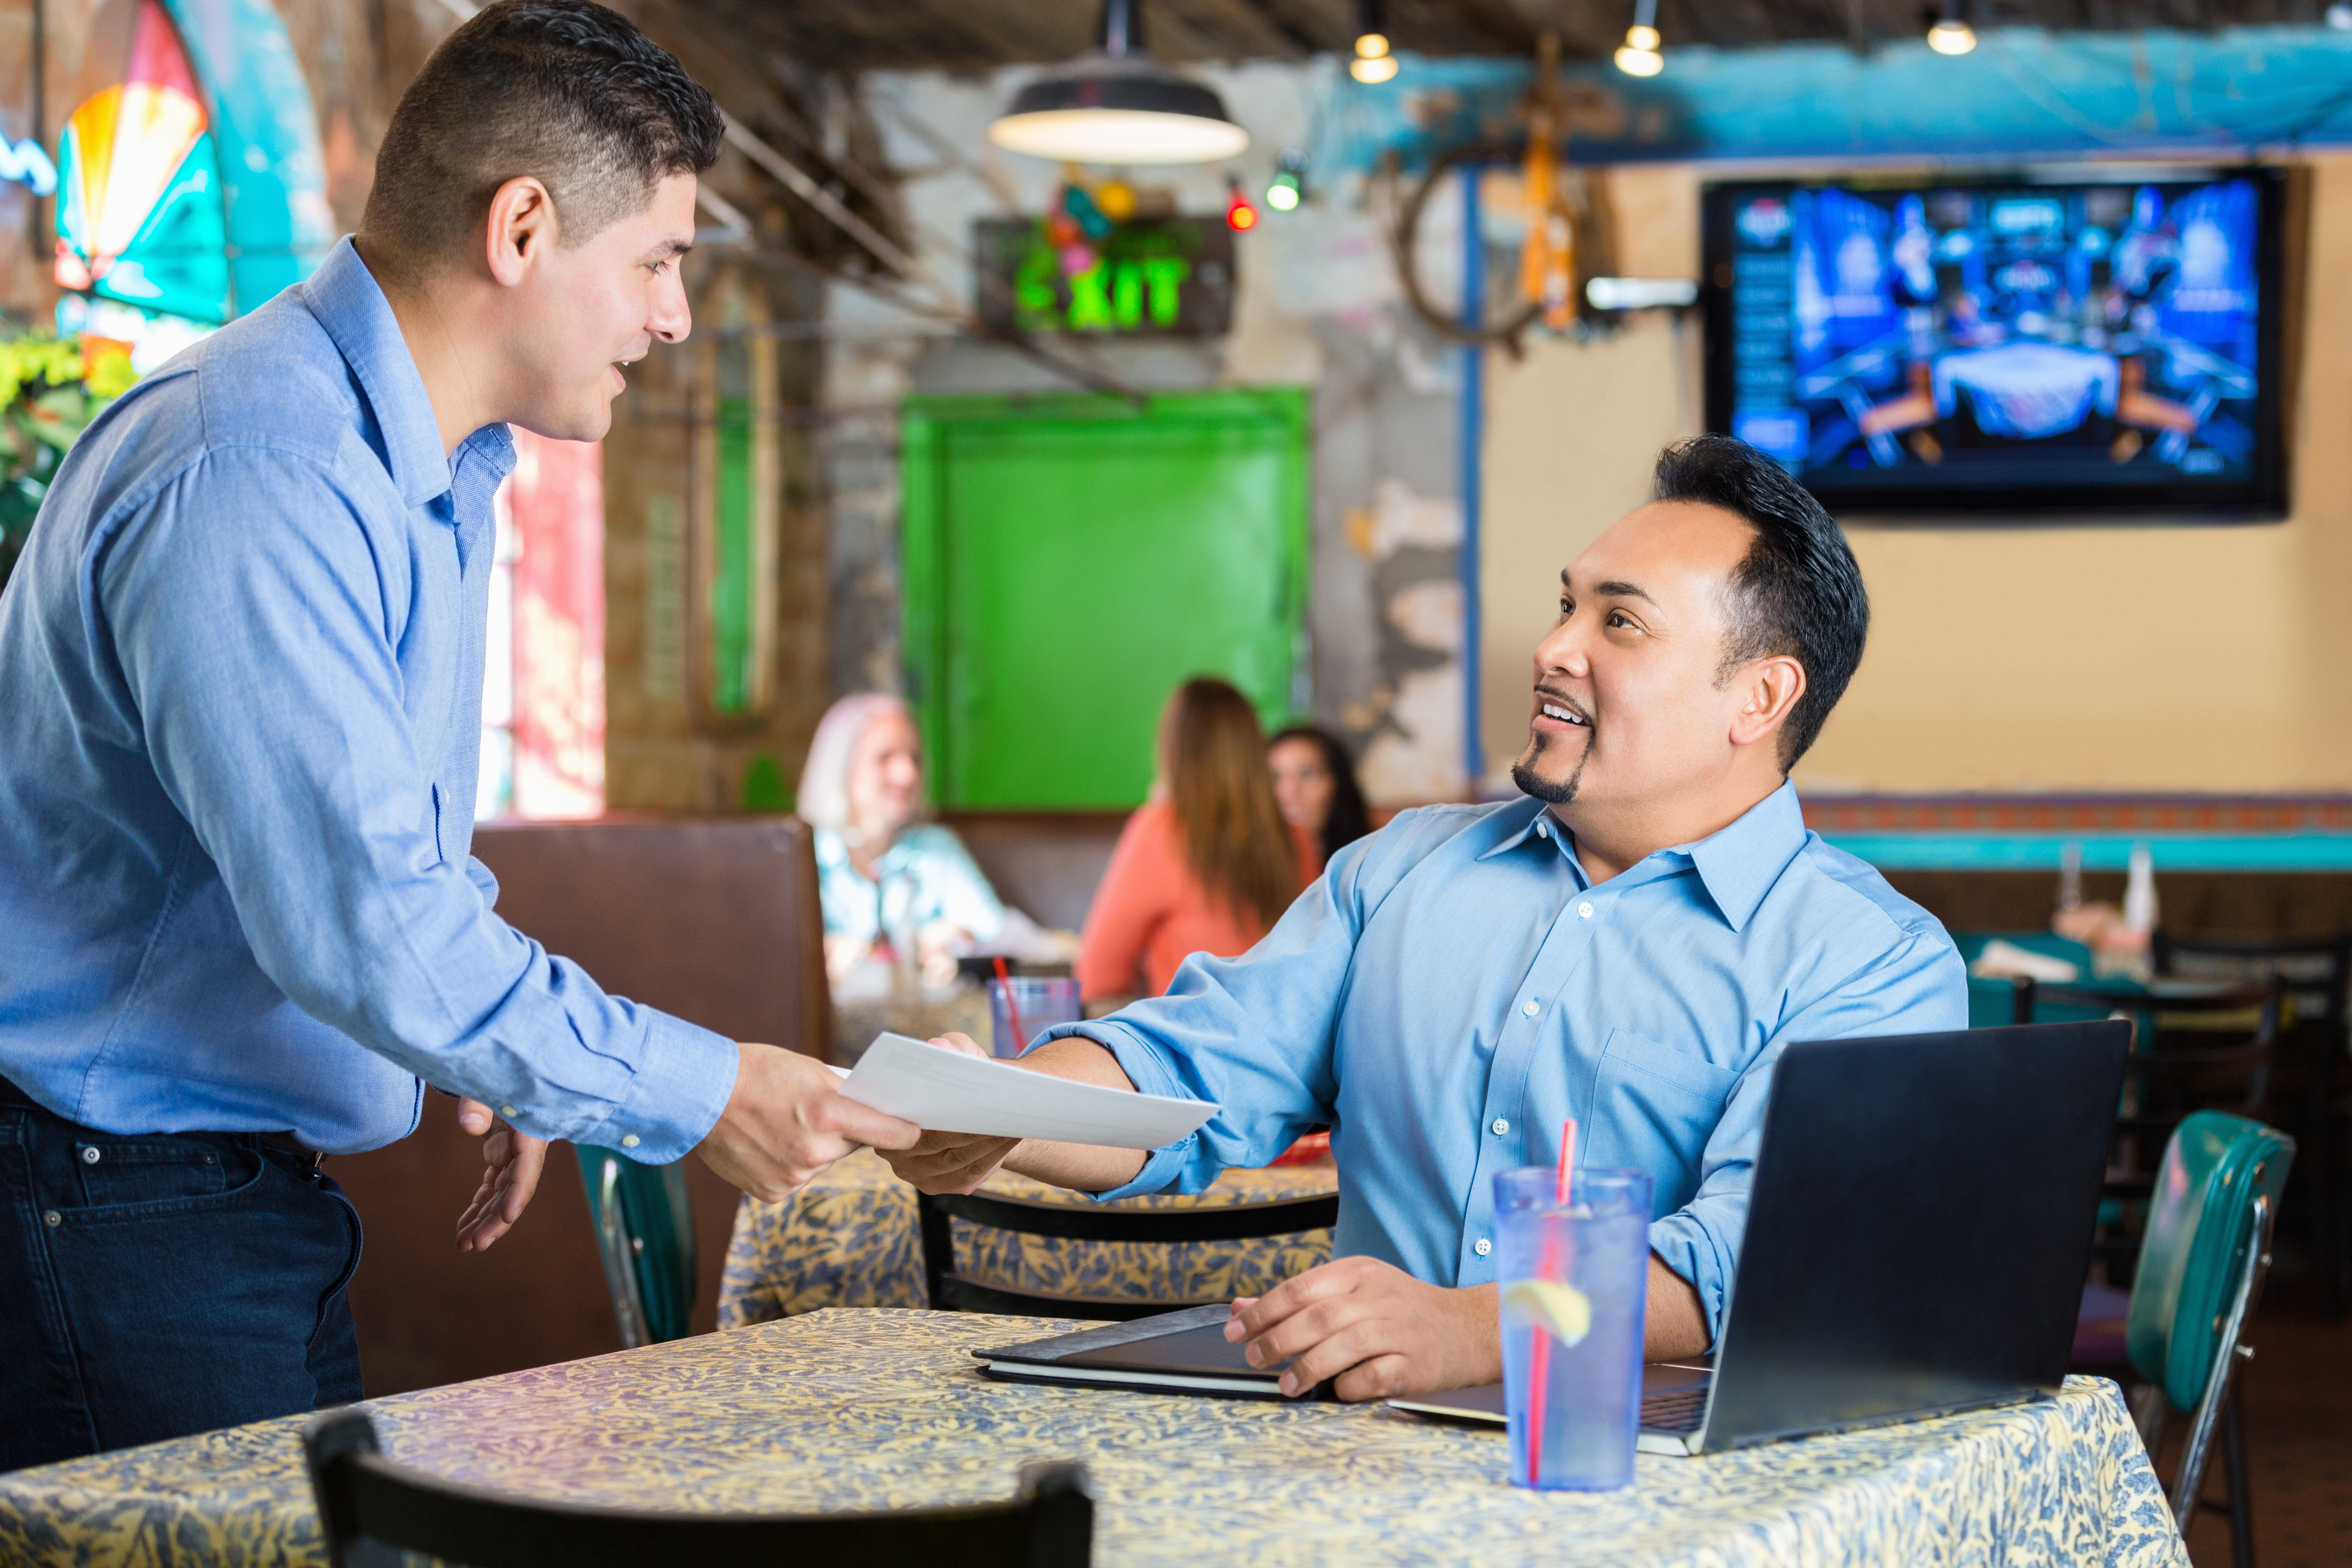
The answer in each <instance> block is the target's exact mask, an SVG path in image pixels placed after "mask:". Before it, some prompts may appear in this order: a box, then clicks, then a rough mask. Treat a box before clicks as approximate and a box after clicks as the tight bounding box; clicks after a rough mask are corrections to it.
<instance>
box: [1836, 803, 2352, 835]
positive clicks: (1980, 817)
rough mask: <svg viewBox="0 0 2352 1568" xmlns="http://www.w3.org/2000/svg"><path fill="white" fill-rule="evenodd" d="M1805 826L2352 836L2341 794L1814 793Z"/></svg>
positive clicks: (2351, 811)
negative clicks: (2331, 834) (2341, 834)
mask: <svg viewBox="0 0 2352 1568" xmlns="http://www.w3.org/2000/svg"><path fill="white" fill-rule="evenodd" d="M1804 807H1805V824H1806V826H1809V827H1811V828H1813V829H1814V830H1815V831H1817V832H1820V833H1822V834H1825V835H1836V834H1851V833H2219V834H2267V833H2352V795H1807V796H1805V797H1804Z"/></svg>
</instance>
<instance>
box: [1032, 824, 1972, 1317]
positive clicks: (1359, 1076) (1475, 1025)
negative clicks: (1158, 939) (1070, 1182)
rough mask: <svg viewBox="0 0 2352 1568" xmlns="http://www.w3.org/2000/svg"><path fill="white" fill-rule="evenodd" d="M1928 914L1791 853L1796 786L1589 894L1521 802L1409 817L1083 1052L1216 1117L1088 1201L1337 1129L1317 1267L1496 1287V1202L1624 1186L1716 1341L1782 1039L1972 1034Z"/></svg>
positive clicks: (1200, 959) (1083, 1027) (1844, 863)
mask: <svg viewBox="0 0 2352 1568" xmlns="http://www.w3.org/2000/svg"><path fill="white" fill-rule="evenodd" d="M1968 1021H1969V1002H1968V978H1967V974H1966V972H1965V971H1964V970H1963V969H1962V967H1961V964H1960V958H1959V954H1958V952H1956V951H1955V950H1954V948H1953V946H1952V942H1951V939H1950V938H1949V937H1948V936H1947V935H1945V933H1944V928H1943V927H1942V926H1940V925H1938V924H1937V922H1936V921H1935V919H1934V917H1932V916H1930V915H1929V914H1928V913H1927V911H1926V910H1922V909H1920V908H1919V907H1918V906H1917V905H1916V904H1913V903H1911V902H1910V901H1909V900H1906V899H1904V898H1903V897H1901V896H1900V895H1898V894H1897V893H1896V892H1895V890H1894V889H1891V888H1889V887H1888V886H1887V885H1886V883H1885V880H1884V879H1882V878H1881V877H1880V876H1879V875H1878V873H1877V872H1875V871H1874V870H1872V869H1871V868H1869V867H1868V866H1866V865H1864V864H1863V863H1862V862H1861V861H1859V860H1856V859H1855V858H1853V857H1852V856H1850V855H1847V854H1845V853H1843V851H1840V850H1837V849H1832V848H1831V847H1829V846H1828V845H1827V844H1825V843H1823V842H1822V839H1821V837H1820V836H1819V835H1817V834H1814V833H1811V832H1809V831H1807V829H1806V827H1805V824H1804V817H1803V816H1802V814H1801V811H1800V810H1799V807H1798V805H1797V793H1796V790H1795V788H1794V786H1792V785H1789V784H1783V785H1782V786H1781V787H1780V789H1779V790H1777V791H1775V792H1774V793H1773V794H1771V795H1769V796H1767V797H1766V798H1765V799H1764V800H1763V801H1761V802H1760V803H1759V804H1758V805H1756V806H1755V807H1754V808H1752V809H1751V810H1749V811H1748V813H1747V814H1746V815H1745V816H1741V817H1740V818H1739V820H1738V821H1737V822H1735V823H1733V824H1732V825H1731V826H1728V827H1727V828H1725V829H1723V831H1721V832H1720V833H1717V834H1715V835H1714V836H1713V837H1708V838H1705V839H1702V840H1700V841H1699V842H1697V843H1696V844H1688V845H1684V846H1681V847H1676V848H1672V849H1661V850H1659V851H1658V852H1657V853H1656V854H1654V855H1652V856H1650V857H1649V858H1646V859H1644V860H1643V861H1642V862H1641V863H1640V864H1638V865H1636V866H1633V867H1632V868H1628V869H1627V870H1626V871H1625V872H1623V873H1622V875H1620V876H1617V877H1613V878H1612V879H1609V880H1608V881H1606V882H1603V883H1601V884H1600V885H1599V886H1595V885H1593V883H1592V882H1591V879H1589V878H1588V877H1587V876H1586V875H1585V873H1584V869H1583V868H1582V867H1581V866H1580V865H1579V864H1578V862H1577V858H1576V855H1575V853H1574V849H1573V847H1572V846H1571V845H1570V843H1569V842H1568V835H1567V834H1565V833H1564V832H1562V831H1561V830H1560V827H1559V823H1558V821H1557V820H1556V819H1554V818H1552V817H1551V816H1548V815H1547V814H1545V812H1544V811H1543V809H1542V808H1541V806H1540V805H1538V803H1537V802H1535V801H1532V800H1522V801H1517V802H1514V803H1512V804H1510V805H1480V806H1468V805H1464V806H1431V807H1428V808H1425V809H1423V810H1419V811H1409V812H1405V813H1403V814H1402V815H1401V816H1398V817H1397V819H1396V820H1395V821H1394V822H1392V823H1391V824H1390V825H1389V826H1387V827H1385V828H1383V829H1382V830H1381V831H1380V832H1379V833H1376V834H1374V835H1372V836H1371V837H1369V838H1364V839H1360V840H1358V841H1357V842H1356V843H1355V844H1352V845H1350V846H1349V847H1347V848H1345V849H1343V850H1341V851H1340V852H1339V854H1338V855H1337V856H1335V857H1333V858H1332V862H1331V865H1330V868H1328V870H1327V871H1326V872H1325V873H1324V876H1323V877H1322V879H1321V880H1319V881H1318V883H1317V884H1316V885H1315V886H1314V887H1312V888H1310V889H1307V891H1306V892H1305V893H1304V894H1302V895H1300V897H1299V899H1298V901H1297V903H1295V904H1293V905H1292V906H1291V907H1290V910H1289V911H1288V912H1287V913H1286V914H1285V915H1284V916H1283V917H1282V920H1281V921H1280V922H1279V923H1278V924H1276V926H1275V928H1274V930H1273V931H1271V932H1269V933H1268V934H1267V936H1266V938H1265V941H1263V942H1259V943H1258V945H1257V946H1256V947H1255V948H1253V949H1251V950H1250V952H1248V953H1246V954H1244V956H1242V957H1240V958H1234V959H1218V958H1210V957H1207V956H1205V955H1197V954H1196V955H1195V956H1193V957H1192V958H1190V959H1188V960H1186V961H1185V963H1184V966H1183V967H1182V968H1181V970H1179V971H1178V972H1177V974H1176V982H1175V984H1174V985H1173V986H1172V987H1171V989H1170V991H1169V993H1168V994H1167V995H1165V996H1163V997H1159V998H1155V999H1153V1000H1150V1001H1146V1002H1139V1003H1138V1004H1136V1005H1134V1006H1131V1007H1128V1008H1126V1009H1123V1010H1122V1011H1120V1012H1118V1013H1116V1014H1114V1015H1112V1016H1110V1017H1109V1018H1108V1019H1103V1020H1098V1021H1097V1022H1094V1023H1089V1024H1080V1025H1070V1026H1064V1027H1061V1028H1057V1029H1055V1030H1054V1031H1053V1033H1054V1034H1055V1035H1070V1034H1085V1035H1087V1036H1090V1037H1094V1038H1096V1039H1097V1040H1099V1041H1101V1042H1102V1043H1103V1044H1104V1045H1106V1046H1108V1047H1109V1048H1110V1049H1111V1051H1112V1052H1113V1053H1114V1054H1115V1055H1116V1056H1117V1057H1118V1062H1119V1066H1120V1067H1121V1068H1125V1069H1126V1072H1127V1076H1128V1077H1129V1079H1132V1080H1133V1081H1134V1083H1135V1086H1136V1087H1137V1088H1138V1089H1141V1090H1143V1091H1144V1092H1145V1093H1148V1094H1164V1095H1173V1096H1177V1097H1180V1098H1188V1099H1194V1100H1215V1101H1217V1102H1218V1103H1219V1104H1220V1105H1221V1106H1222V1107H1223V1109H1222V1110H1219V1111H1218V1113H1217V1114H1216V1115H1215V1116H1214V1117H1213V1118H1211V1119H1210V1121H1209V1122H1208V1124H1207V1125H1206V1126H1204V1127H1203V1128H1202V1130H1201V1131H1198V1132H1196V1133H1194V1134H1193V1135H1192V1137H1191V1138H1188V1139H1186V1140H1185V1141H1184V1142H1181V1143H1175V1144H1171V1145H1170V1146H1169V1147H1167V1148H1164V1149H1160V1150H1158V1151H1156V1152H1153V1153H1152V1154H1151V1155H1150V1158H1149V1159H1148V1160H1146V1161H1145V1163H1144V1166H1143V1170H1142V1172H1141V1173H1139V1175H1138V1176H1137V1177H1136V1179H1135V1180H1134V1181H1133V1182H1132V1183H1130V1184H1128V1185H1127V1186H1125V1187H1121V1188H1119V1189H1118V1190H1117V1191H1115V1192H1110V1193H1106V1194H1103V1195H1104V1196H1105V1197H1124V1196H1127V1195H1129V1194H1136V1193H1150V1192H1160V1191H1164V1190H1166V1189H1168V1188H1170V1187H1176V1188H1179V1189H1181V1190H1182V1191H1186V1192H1195V1191H1198V1190H1199V1189H1201V1188H1202V1187H1204V1186H1206V1185H1208V1184H1210V1183H1211V1182H1213V1181H1214V1180H1215V1179H1216V1176H1217V1173H1218V1172H1219V1171H1221V1170H1223V1169H1225V1168H1226V1167H1228V1166H1257V1165H1264V1164H1265V1163H1267V1162H1268V1161H1270V1160H1272V1159H1273V1158H1274V1157H1275V1156H1276V1154H1279V1153H1280V1152H1282V1151H1283V1149H1284V1148H1285V1147H1286V1146H1287V1145H1288V1144H1289V1143H1290V1142H1291V1141H1292V1140H1293V1139H1295V1138H1297V1136H1298V1134H1299V1133H1300V1132H1301V1131H1304V1130H1305V1129H1306V1128H1307V1127H1308V1126H1310V1125H1312V1124H1314V1123H1316V1122H1328V1123H1330V1124H1331V1129H1332V1131H1331V1143H1332V1152H1333V1154H1334V1155H1335V1156H1336V1157H1337V1160H1338V1163H1339V1230H1338V1233H1337V1237H1336V1238H1335V1239H1336V1250H1337V1252H1338V1253H1339V1256H1342V1257H1346V1256H1350V1255H1355V1254H1363V1255H1368V1256H1370V1257H1373V1258H1382V1259H1385V1260H1386V1261H1388V1262H1390V1263H1393V1264H1395V1265H1397V1266H1398V1267H1399V1268H1403V1269H1405V1270H1407V1271H1409V1272H1410V1273H1412V1275H1414V1276H1415V1277H1416V1278H1418V1279H1425V1280H1430V1281H1432V1282H1433V1283H1436V1284H1439V1285H1453V1286H1463V1285H1481V1284H1485V1283H1486V1282H1488V1281H1490V1280H1492V1279H1494V1278H1495V1262H1494V1257H1493V1249H1492V1242H1493V1237H1494V1176H1495V1173H1496V1172H1498V1171H1508V1170H1512V1169H1515V1168H1517V1167H1518V1166H1522V1165H1549V1164H1551V1163H1554V1162H1555V1161H1556V1159H1557V1158H1558V1154H1559V1129H1560V1122H1561V1120H1562V1119H1563V1118H1565V1117H1570V1116H1573V1117H1575V1118H1576V1119H1577V1122H1578V1126H1579V1129H1580V1131H1579V1137H1578V1140H1577V1156H1576V1157H1577V1164H1578V1166H1579V1167H1580V1168H1593V1169H1612V1168H1614V1169H1632V1170H1638V1171H1646V1172H1647V1173H1649V1175H1650V1178H1651V1181H1652V1182H1653V1183H1654V1187H1655V1194H1656V1217H1655V1219H1654V1222H1653V1224H1652V1225H1651V1226H1650V1244H1651V1246H1652V1247H1654V1249H1655V1250H1656V1252H1657V1253H1658V1255H1659V1256H1660V1257H1661V1258H1664V1260H1665V1262H1666V1264H1667V1266H1668V1267H1669V1268H1673V1269H1674V1270H1675V1273H1677V1274H1679V1275H1681V1276H1682V1277H1683V1278H1685V1279H1688V1280H1689V1281H1690V1282H1691V1283H1692V1284H1693V1285H1695V1286H1696V1288H1697V1289H1698V1294H1699V1300H1700V1301H1701V1302H1702V1303H1703V1304H1704V1306H1705V1308H1706V1315H1707V1326H1708V1330H1709V1332H1710V1333H1712V1332H1714V1331H1716V1330H1717V1329H1718V1328H1719V1327H1720V1325H1721V1321H1722V1314H1723V1308H1724V1303H1725V1300H1726V1298H1727V1295H1728V1293H1729V1291H1730V1289H1731V1283H1732V1276H1733V1273H1734V1271H1735V1268H1736V1266H1737V1264H1738V1256H1739V1240H1740V1235H1741V1232H1742V1231H1743V1230H1744V1229H1745V1228H1746V1226H1747V1219H1748V1182H1749V1177H1750V1175H1751V1173H1752V1168H1753V1165H1754V1163H1755V1158H1756V1148H1757V1142H1758V1138H1759V1133H1760V1132H1761V1131H1762V1127H1763V1120H1764V1102H1765V1099H1766V1092H1767V1090H1768V1089H1769V1080H1770V1077H1771V1071H1772V1066H1773V1063H1774V1062H1775V1061H1777V1060H1778V1059H1779V1057H1780V1048H1781V1047H1783V1046H1784V1045H1786V1044H1787V1043H1788V1042H1790V1041H1791V1040H1812V1039H1834V1038H1838V1037H1851V1036H1864V1035H1899V1034H1911V1033H1924V1032H1927V1031H1930V1030H1939V1029H1964V1028H1966V1027H1967V1026H1968Z"/></svg>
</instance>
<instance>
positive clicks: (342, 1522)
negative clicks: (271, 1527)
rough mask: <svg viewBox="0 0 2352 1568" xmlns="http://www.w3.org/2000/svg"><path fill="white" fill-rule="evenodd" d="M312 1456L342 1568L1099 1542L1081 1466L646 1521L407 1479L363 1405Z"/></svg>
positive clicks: (1016, 1556) (331, 1552) (344, 1413)
mask: <svg viewBox="0 0 2352 1568" xmlns="http://www.w3.org/2000/svg"><path fill="white" fill-rule="evenodd" d="M302 1450H303V1458H304V1461H305V1463H306V1465H307V1466H308V1468H309V1469H310V1489H311V1491H312V1492H313V1494H314V1495H315V1496H316V1497H317V1499H318V1502H319V1522H320V1529H321V1531H322V1533H323V1534H324V1536H325V1538H326V1546H327V1561H328V1563H330V1564H331V1565H332V1568H362V1565H363V1564H365V1563H370V1562H371V1561H378V1560H381V1558H382V1554H383V1549H390V1550H391V1551H393V1552H414V1553H418V1554H420V1555H423V1556H426V1557H432V1558H438V1559H440V1560H441V1561H443V1562H445V1563H453V1564H463V1565H464V1568H559V1565H561V1568H624V1565H626V1568H688V1565H693V1568H701V1565H702V1564H706V1563H738V1564H741V1565H743V1568H754V1565H756V1564H759V1563H779V1564H782V1563H823V1562H837V1563H858V1564H859V1565H860V1568H939V1565H940V1564H941V1563H955V1564H956V1565H957V1568H1086V1564H1087V1561H1088V1559H1089V1556H1090V1554H1091V1552H1092V1546H1093V1538H1094V1497H1093V1493H1092V1492H1091V1490H1090V1489H1089V1488H1088V1483H1087V1472H1086V1468H1085V1467H1084V1466H1081V1465H1076V1464H1037V1465H1028V1466H1025V1467H1024V1468H1023V1469H1022V1471H1021V1482H1020V1490H1019V1492H1018V1494H1017V1495H1015V1496H1014V1497H1013V1498H1011V1499H1009V1500H1005V1501H1003V1502H990V1503H978V1504H974V1505H971V1506H969V1507H963V1508H933V1509H912V1510H904V1511H899V1512H892V1513H820V1514H746V1513H683V1512H679V1513H648V1512H641V1511H638V1510H628V1509H608V1508H583V1507H578V1506H576V1505H572V1504H566V1503H555V1502H542V1501H536V1500H529V1499H524V1498H518V1497H513V1496H510V1495H508V1494H506V1493H502V1492H494V1491H489V1490H486V1489H482V1488H480V1487H471V1486H463V1485H459V1484H457V1483H456V1482H453V1481H445V1480H441V1479H437V1478H435V1477H432V1476H426V1475H422V1474H419V1473H418V1472H416V1471H414V1470H409V1469H404V1468H402V1467H400V1466H398V1465H394V1464H393V1463H392V1462H391V1461H390V1460H388V1459H386V1458H383V1455H382V1454H381V1453H380V1452H378V1450H377V1445H376V1435H375V1426H374V1424H373V1422H371V1421H370V1420H369V1419H368V1417H367V1414H366V1412H364V1411H362V1410H359V1409H356V1408H345V1409H341V1410H333V1411H330V1412H328V1413H327V1414H325V1415H318V1416H314V1417H312V1418H311V1420H310V1422H309V1423H308V1424H306V1425H305V1426H303V1428H302ZM367 1543H373V1545H374V1547H376V1548H377V1550H376V1551H374V1552H371V1551H370V1550H369V1546H368V1544H367Z"/></svg>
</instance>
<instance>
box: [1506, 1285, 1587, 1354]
mask: <svg viewBox="0 0 2352 1568" xmlns="http://www.w3.org/2000/svg"><path fill="white" fill-rule="evenodd" d="M1502 1293H1503V1321H1504V1322H1505V1323H1507V1324H1508V1325H1510V1326H1511V1327H1513V1328H1538V1329H1543V1330H1545V1331H1548V1332H1549V1333H1550V1334H1551V1336H1552V1337H1553V1338H1555V1339H1557V1340H1558V1341H1559V1342H1560V1343H1561V1344H1564V1345H1572V1344H1574V1343H1576V1342H1578V1341H1579V1340H1580V1339H1582V1338H1583V1337H1584V1336H1585V1335H1586V1334H1589V1333H1591V1331H1592V1302H1591V1299H1590V1298H1588V1297H1587V1296H1586V1295H1585V1294H1584V1292H1583V1291H1581V1290H1580V1289H1577V1288H1576V1287H1575V1286H1573V1285H1562V1284H1559V1283H1558V1282H1557V1281H1554V1280H1550V1279H1514V1280H1512V1281H1510V1282H1509V1283H1508V1284H1507V1285H1505V1286H1504V1287H1503V1288H1502Z"/></svg>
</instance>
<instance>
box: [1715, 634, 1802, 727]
mask: <svg viewBox="0 0 2352 1568" xmlns="http://www.w3.org/2000/svg"><path fill="white" fill-rule="evenodd" d="M1731 687H1732V689H1733V690H1734V691H1736V692H1738V694H1739V698H1740V702H1739V710H1738V712H1737V713H1735V714H1733V715H1732V719H1731V743H1732V744H1733V745H1735V746H1753V745H1756V744H1758V743H1759V742H1764V741H1769V740H1770V739H1771V738H1772V737H1773V736H1775V735H1777V734H1779V733H1780V727H1781V726H1782V725H1783V724H1786V723H1787V722H1788V721H1789V715H1790V713H1791V712H1793V711H1795V710H1796V706H1797V700H1798V699H1799V698H1801V697H1802V696H1804V694H1805V667H1804V666H1803V665H1801V664H1799V663H1798V662H1797V660H1796V658H1795V657H1794V656H1792V655H1790V654H1785V653H1776V654H1774V655H1773V656H1772V657H1771V658H1759V659H1758V660H1757V661H1756V662H1755V663H1753V664H1751V665H1748V666H1747V667H1746V668H1743V669H1741V670H1740V671H1739V673H1738V674H1737V675H1735V676H1733V677H1732V678H1731Z"/></svg>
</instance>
